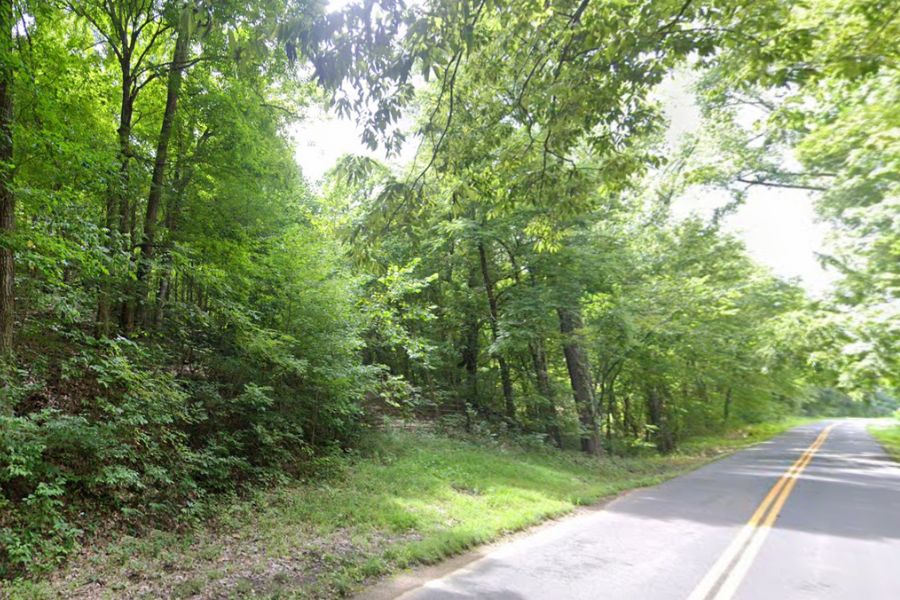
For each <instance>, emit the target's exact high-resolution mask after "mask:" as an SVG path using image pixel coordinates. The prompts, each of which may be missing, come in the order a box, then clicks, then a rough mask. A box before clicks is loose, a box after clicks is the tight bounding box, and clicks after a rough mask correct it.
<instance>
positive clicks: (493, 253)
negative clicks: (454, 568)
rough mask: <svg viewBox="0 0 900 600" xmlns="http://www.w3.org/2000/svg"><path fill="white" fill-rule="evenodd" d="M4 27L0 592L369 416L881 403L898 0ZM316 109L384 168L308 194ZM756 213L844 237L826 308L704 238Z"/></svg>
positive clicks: (500, 2)
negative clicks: (671, 94) (757, 193)
mask: <svg viewBox="0 0 900 600" xmlns="http://www.w3.org/2000/svg"><path fill="white" fill-rule="evenodd" d="M0 23H2V25H0V582H2V580H3V579H14V578H18V577H31V576H37V575H39V574H41V573H45V572H47V571H48V570H51V569H53V568H55V567H56V566H58V565H59V564H61V563H62V562H63V561H64V560H66V559H67V557H69V556H70V555H71V554H72V553H73V552H76V551H77V550H78V548H79V547H80V546H81V545H82V544H83V543H84V542H85V540H86V539H88V538H89V536H90V535H91V532H92V531H96V530H97V529H98V528H105V527H118V528H121V529H122V530H127V531H139V530H141V528H143V527H146V526H147V525H148V524H152V525H153V526H157V527H167V526H169V525H171V524H179V526H183V524H185V523H192V522H198V521H200V520H203V519H205V518H207V516H208V513H209V510H210V506H214V505H215V503H216V502H219V501H221V499H222V498H228V497H236V496H241V495H242V494H244V493H246V492H247V490H252V489H260V488H267V487H271V486H277V485H280V484H282V483H284V482H286V481H292V480H303V479H309V478H312V479H315V478H316V477H318V476H319V475H318V472H319V471H318V466H319V465H321V464H322V462H323V460H325V459H327V457H329V456H333V455H339V454H341V453H346V452H353V451H354V449H355V448H356V447H357V446H358V445H359V444H360V443H362V440H364V439H365V438H366V436H367V435H369V432H370V431H372V430H373V429H378V428H379V427H382V426H383V423H384V422H386V421H391V422H395V421H413V422H430V423H437V424H439V426H440V427H441V428H443V429H446V430H452V431H461V432H468V433H470V434H475V433H478V434H480V435H489V436H493V437H498V436H499V437H502V438H504V439H512V440H524V442H523V443H528V444H531V445H532V446H533V445H535V444H536V445H538V446H539V447H544V448H546V449H547V452H551V449H552V448H553V447H556V448H562V449H566V450H569V451H573V452H582V453H585V454H588V455H594V456H597V457H600V458H598V460H605V459H607V458H608V457H629V456H636V455H646V454H654V453H662V454H672V453H677V452H678V451H679V449H680V448H681V445H682V444H683V443H684V442H685V441H686V440H690V439H692V438H693V437H696V436H703V435H709V434H711V433H715V432H721V431H725V430H727V429H729V428H731V427H735V426H738V425H740V424H747V423H763V422H768V421H773V420H777V419H779V418H782V417H784V416H788V415H799V414H817V415H818V414H851V415H888V414H890V413H891V412H892V411H893V410H895V409H896V408H897V406H898V399H900V364H898V358H900V300H898V295H900V269H898V267H900V70H898V46H897V44H896V40H897V39H900V20H898V18H897V5H896V3H894V2H889V1H887V0H814V1H810V2H791V1H787V0H752V1H751V0H653V1H652V2H651V1H642V0H421V1H405V0H356V1H351V2H348V3H342V4H341V5H340V6H339V7H337V8H335V7H332V6H330V5H328V4H327V3H326V2H324V1H322V0H246V1H244V2H239V1H236V0H216V1H213V0H0ZM685 74H689V75H690V79H691V81H692V84H691V86H690V87H691V93H692V97H693V98H694V101H695V102H696V103H697V105H698V106H699V107H700V111H701V114H702V123H701V126H700V127H699V129H698V130H697V132H696V133H692V134H690V135H688V136H685V137H684V139H681V140H679V141H678V143H672V141H671V140H669V139H667V130H668V123H667V118H666V114H665V110H664V108H665V107H664V106H663V103H662V102H661V101H660V99H659V95H658V89H659V87H660V86H661V85H663V84H664V83H665V82H667V81H671V80H672V78H682V79H684V78H685ZM323 107H324V108H326V109H328V110H331V111H333V112H334V113H335V114H338V115H341V116H343V117H344V118H347V119H352V120H353V121H354V122H355V123H357V125H358V127H359V131H360V134H361V140H362V142H363V143H365V144H366V145H367V146H368V147H370V148H371V149H372V150H377V151H378V152H379V153H380V155H381V156H387V158H385V160H377V159H375V158H372V155H365V156H361V155H346V156H344V157H343V158H341V159H340V160H339V161H338V162H337V164H335V165H334V166H333V168H332V169H331V170H330V171H329V172H328V173H327V175H326V176H325V177H324V178H323V180H322V181H312V180H310V178H308V177H307V176H306V175H305V174H304V173H303V172H302V170H301V168H300V167H299V166H298V163H297V160H296V156H295V155H296V148H295V145H296V140H295V139H294V138H293V137H292V134H291V131H292V127H294V126H295V125H296V124H297V123H300V122H303V121H304V119H306V118H308V117H309V115H313V114H315V112H316V111H317V110H322V109H323ZM410 145H412V146H413V147H414V148H415V152H414V158H413V159H412V160H410V161H398V160H397V159H396V157H397V156H398V155H399V153H400V151H401V149H402V148H405V147H409V146H410ZM385 153H386V154H385ZM757 189H772V190H775V189H795V190H803V191H805V192H806V193H807V195H808V198H809V199H810V201H811V202H813V203H814V206H815V211H816V214H817V216H818V218H819V219H820V221H822V222H824V223H827V224H828V225H829V227H830V228H831V231H832V235H831V236H830V238H829V240H828V251H827V253H823V254H821V255H820V260H821V261H822V263H823V264H824V265H826V266H827V268H829V269H830V270H832V271H834V272H835V273H837V282H836V283H835V284H834V286H833V288H832V289H831V290H830V291H829V292H828V294H826V295H823V296H812V295H810V294H809V293H808V292H807V291H806V290H805V289H804V287H803V286H802V285H801V284H800V282H798V281H796V280H791V279H786V278H783V277H779V276H777V275H775V274H773V272H772V271H771V270H770V269H769V268H768V267H765V266H762V265H760V264H759V263H757V262H756V261H754V260H753V259H752V258H751V256H750V254H749V253H748V251H747V249H746V247H745V245H744V244H743V243H742V241H741V240H740V239H738V238H737V237H736V236H735V235H733V234H731V233H729V232H728V231H726V229H725V228H724V227H723V223H724V221H725V220H726V219H727V218H728V216H729V215H730V214H732V213H733V212H734V211H736V210H738V209H739V207H740V206H742V205H743V204H744V203H745V202H748V201H750V200H748V199H747V198H748V192H749V191H750V190H757ZM710 190H713V191H715V192H717V193H719V194H721V196H722V197H724V198H726V199H727V201H726V202H724V203H723V204H722V205H721V206H720V207H719V208H718V209H716V210H715V211H714V213H713V214H712V216H710V217H709V218H704V217H701V216H696V215H694V216H688V217H676V216H675V214H674V212H673V205H674V204H675V203H676V202H678V201H679V200H680V199H683V198H686V197H691V196H692V195H696V194H698V193H700V191H706V192H708V191H710ZM771 219H772V220H773V221H776V220H778V219H779V215H778V214H772V215H771ZM553 451H555V450H553ZM101 524H102V525H101ZM0 587H2V583H0ZM0 595H2V594H0Z"/></svg>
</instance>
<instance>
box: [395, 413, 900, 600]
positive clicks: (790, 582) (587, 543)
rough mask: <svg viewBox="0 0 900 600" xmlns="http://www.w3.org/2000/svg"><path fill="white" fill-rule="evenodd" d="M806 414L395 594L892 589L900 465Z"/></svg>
mask: <svg viewBox="0 0 900 600" xmlns="http://www.w3.org/2000/svg"><path fill="white" fill-rule="evenodd" d="M865 427H866V424H865V422H863V421H855V420H840V421H830V422H822V423H818V424H815V425H808V426H803V427H800V428H797V429H794V430H793V431H790V432H788V433H786V434H784V435H782V436H780V437H778V438H776V439H774V440H772V441H769V442H766V443H763V444H760V445H758V446H755V447H753V448H750V449H748V450H744V451H742V452H739V453H737V454H734V455H732V456H730V457H729V458H726V459H724V460H721V461H718V462H715V463H712V464H709V465H707V466H705V467H703V468H701V469H699V470H697V471H694V472H693V473H690V474H687V475H684V476H682V477H678V478H677V479H672V480H670V481H668V482H666V483H663V484H661V485H658V486H655V487H652V488H646V489H643V490H638V491H635V492H632V493H629V494H626V495H625V496H622V497H621V498H619V499H617V500H615V501H614V502H612V503H610V504H608V505H607V506H606V507H605V508H604V509H603V510H597V511H594V512H588V513H585V514H581V515H578V516H576V517H573V518H571V519H567V520H564V521H562V522H560V523H559V524H557V525H554V526H551V527H547V528H544V529H542V530H540V531H538V532H536V533H535V534H534V535H530V536H527V537H523V538H520V539H518V540H515V541H513V542H511V543H509V544H506V545H503V546H500V547H499V548H497V549H496V550H494V551H493V552H491V553H489V554H487V555H486V556H485V557H483V558H481V559H479V560H477V561H475V562H472V563H470V564H468V565H466V566H465V567H463V568H462V569H459V570H457V571H454V572H452V573H450V574H448V575H446V576H445V577H442V578H440V579H436V580H433V581H430V582H428V583H426V584H425V585H424V586H422V587H419V588H418V589H415V590H412V591H410V592H408V593H406V594H404V595H403V596H401V597H402V598H403V599H404V600H461V599H466V598H479V599H499V598H504V599H524V598H527V599H541V600H544V599H548V600H555V599H560V600H569V599H572V600H575V599H580V598H585V599H587V598H590V599H591V600H599V599H602V598H608V599H614V600H623V599H630V598H639V599H641V600H652V599H657V598H676V599H681V600H684V599H690V600H710V599H715V600H726V599H730V598H738V599H748V598H750V599H764V600H777V599H783V598H790V599H793V598H809V599H816V600H825V599H832V598H842V599H849V600H858V599H861V600H900V467H898V466H897V464H896V463H893V462H892V461H891V460H890V459H889V458H888V457H887V456H886V455H885V453H884V451H883V450H882V448H881V447H880V446H879V445H878V443H877V442H875V441H874V440H873V439H872V438H871V437H870V436H869V435H868V433H866V430H865Z"/></svg>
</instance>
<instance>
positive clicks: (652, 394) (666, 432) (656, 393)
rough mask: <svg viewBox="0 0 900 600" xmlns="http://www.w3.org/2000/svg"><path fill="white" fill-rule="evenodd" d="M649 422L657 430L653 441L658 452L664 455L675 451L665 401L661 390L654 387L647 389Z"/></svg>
mask: <svg viewBox="0 0 900 600" xmlns="http://www.w3.org/2000/svg"><path fill="white" fill-rule="evenodd" d="M647 420H648V421H649V422H650V424H651V425H653V426H654V427H655V429H656V431H655V432H654V433H653V440H654V441H655V442H656V448H657V450H659V451H660V452H663V453H667V452H671V451H672V450H674V449H675V439H674V438H673V436H672V430H671V428H670V426H669V420H668V418H667V414H666V406H665V400H664V397H663V395H662V394H661V393H660V390H659V388H658V387H657V386H654V385H651V386H648V387H647Z"/></svg>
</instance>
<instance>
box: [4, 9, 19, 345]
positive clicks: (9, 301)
mask: <svg viewBox="0 0 900 600" xmlns="http://www.w3.org/2000/svg"><path fill="white" fill-rule="evenodd" d="M0 11H2V14H0V355H5V354H9V353H11V352H12V349H13V327H14V319H15V310H16V285H15V282H16V278H15V268H16V257H15V252H14V251H13V247H12V239H10V238H11V236H12V235H13V234H14V233H15V228H16V198H15V195H14V194H13V189H12V176H13V173H12V160H13V132H12V125H13V65H12V60H13V39H12V30H13V5H12V0H2V2H0Z"/></svg>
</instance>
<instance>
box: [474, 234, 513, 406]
mask: <svg viewBox="0 0 900 600" xmlns="http://www.w3.org/2000/svg"><path fill="white" fill-rule="evenodd" d="M478 257H479V259H480V261H481V277H482V280H483V281H484V293H485V295H487V300H488V307H489V308H490V313H491V318H490V324H491V339H492V341H493V342H494V344H496V343H497V339H498V338H499V337H500V329H499V313H498V309H497V296H496V294H494V282H493V281H492V280H491V275H490V272H489V271H488V261H487V252H486V251H485V248H484V243H483V242H480V241H479V242H478ZM493 354H494V357H495V358H496V359H497V365H498V366H499V367H500V382H501V384H502V386H503V402H504V407H505V409H506V416H507V418H508V419H510V420H515V418H516V405H515V403H514V401H513V388H512V378H511V377H510V373H509V364H508V363H507V362H506V359H505V358H503V356H502V355H501V354H500V353H499V352H494V353H493Z"/></svg>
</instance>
